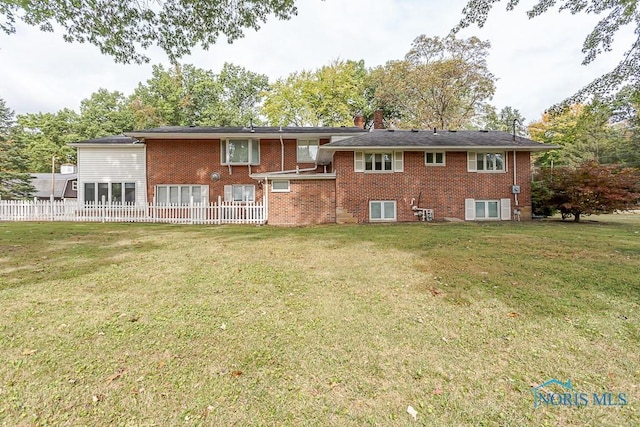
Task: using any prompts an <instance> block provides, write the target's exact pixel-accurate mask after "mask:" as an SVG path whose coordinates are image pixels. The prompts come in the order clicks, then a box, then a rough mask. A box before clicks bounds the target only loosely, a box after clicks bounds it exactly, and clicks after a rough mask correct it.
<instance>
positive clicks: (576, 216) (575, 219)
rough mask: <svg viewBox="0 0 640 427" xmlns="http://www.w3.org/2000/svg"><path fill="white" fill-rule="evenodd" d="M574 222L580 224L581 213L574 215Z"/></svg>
mask: <svg viewBox="0 0 640 427" xmlns="http://www.w3.org/2000/svg"><path fill="white" fill-rule="evenodd" d="M573 220H574V221H575V222H580V212H577V213H574V214H573Z"/></svg>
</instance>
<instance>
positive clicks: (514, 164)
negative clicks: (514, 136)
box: [513, 150, 518, 206]
mask: <svg viewBox="0 0 640 427" xmlns="http://www.w3.org/2000/svg"><path fill="white" fill-rule="evenodd" d="M513 185H518V183H517V175H516V150H513ZM513 197H514V200H515V202H516V206H518V194H517V193H513Z"/></svg>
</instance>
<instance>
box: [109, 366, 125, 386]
mask: <svg viewBox="0 0 640 427" xmlns="http://www.w3.org/2000/svg"><path fill="white" fill-rule="evenodd" d="M126 372H127V371H126V370H125V369H124V368H120V369H118V370H117V371H116V372H115V373H114V374H111V375H109V377H108V378H107V384H109V383H112V382H113V381H115V380H117V379H118V378H120V377H121V376H123V375H124V374H125V373H126Z"/></svg>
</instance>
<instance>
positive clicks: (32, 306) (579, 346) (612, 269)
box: [0, 215, 640, 426]
mask: <svg viewBox="0 0 640 427" xmlns="http://www.w3.org/2000/svg"><path fill="white" fill-rule="evenodd" d="M586 219H587V220H590V219H592V218H586ZM0 307H1V309H0V362H1V363H0V425H7V426H14V425H24V426H31V425H55V426H58V425H73V426H75V425H96V426H98V425H108V424H112V425H131V426H136V425H143V426H144V425H158V426H165V425H224V426H227V425H236V426H247V425H267V426H271V425H285V426H304V425H319V426H329V425H334V426H363V425H376V426H405V425H406V426H411V425H426V426H457V425H480V426H502V425H504V426H516V425H543V426H544V425H549V426H555V425H563V426H569V425H594V426H596V425H597V426H600V425H620V426H628V425H640V350H639V349H640V215H635V216H634V215H629V216H626V217H623V216H611V217H604V218H601V219H599V222H587V223H584V224H573V223H561V222H558V221H549V222H546V221H545V222H534V223H508V224H506V223H486V224H464V223H462V224H427V225H424V224H412V225H377V226H326V227H324V226H323V227H309V228H272V227H253V226H239V227H231V226H170V225H155V224H75V223H0ZM551 378H556V379H558V380H560V381H563V382H564V381H567V380H571V383H572V385H573V388H574V390H573V393H582V392H583V393H585V396H587V397H588V400H589V402H588V405H587V406H579V407H575V406H562V405H557V406H548V405H543V406H542V407H540V408H537V409H534V405H533V403H534V399H533V393H532V387H534V386H537V385H539V384H542V383H543V382H545V381H547V380H549V379H551ZM551 391H561V390H556V389H553V387H552V390H551ZM594 392H595V393H598V395H599V396H601V395H602V394H603V393H608V392H610V393H613V394H612V396H613V399H612V401H611V403H621V401H620V400H619V399H618V397H619V396H618V394H619V393H624V394H625V395H624V396H625V400H626V402H627V404H626V405H624V406H621V405H616V406H604V405H594V404H592V395H593V393H594ZM408 406H412V407H413V408H415V410H416V411H417V419H416V420H414V419H413V418H412V416H411V415H409V414H408V413H407V407H408Z"/></svg>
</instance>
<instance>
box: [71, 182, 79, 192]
mask: <svg viewBox="0 0 640 427" xmlns="http://www.w3.org/2000/svg"><path fill="white" fill-rule="evenodd" d="M71 191H78V181H75V180H74V181H71Z"/></svg>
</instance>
